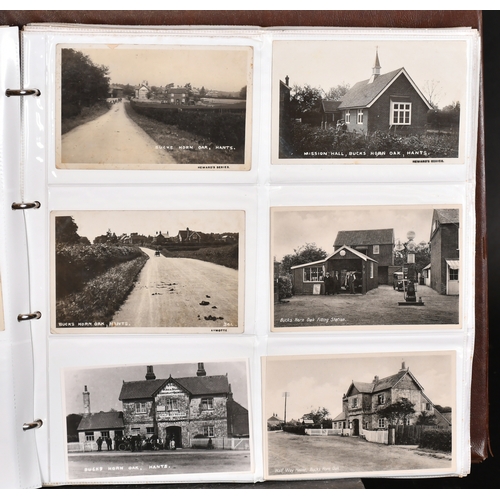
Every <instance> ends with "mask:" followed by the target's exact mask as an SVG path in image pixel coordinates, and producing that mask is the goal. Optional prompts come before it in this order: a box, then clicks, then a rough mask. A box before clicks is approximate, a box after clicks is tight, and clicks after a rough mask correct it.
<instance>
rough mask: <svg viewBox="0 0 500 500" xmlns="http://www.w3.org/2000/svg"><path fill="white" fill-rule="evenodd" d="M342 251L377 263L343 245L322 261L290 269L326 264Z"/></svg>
mask: <svg viewBox="0 0 500 500" xmlns="http://www.w3.org/2000/svg"><path fill="white" fill-rule="evenodd" d="M341 250H347V251H348V252H350V253H352V254H353V255H355V256H356V257H359V258H360V259H363V260H364V261H368V260H370V261H372V262H377V261H376V260H375V259H372V258H371V257H368V256H367V255H365V254H363V253H361V252H358V251H357V250H354V248H350V247H348V246H347V245H342V246H341V247H340V248H338V249H337V250H335V252H333V253H332V254H331V255H329V256H328V257H326V258H324V259H322V260H316V261H314V262H307V263H305V264H297V265H296V266H292V267H290V269H300V268H302V267H307V266H315V265H319V264H324V263H325V262H326V261H327V260H329V259H331V258H332V257H333V256H334V255H336V254H338V253H339V252H340V251H341Z"/></svg>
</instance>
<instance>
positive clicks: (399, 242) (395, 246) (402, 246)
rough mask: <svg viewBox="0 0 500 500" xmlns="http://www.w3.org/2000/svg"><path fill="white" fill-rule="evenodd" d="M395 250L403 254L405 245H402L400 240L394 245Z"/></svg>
mask: <svg viewBox="0 0 500 500" xmlns="http://www.w3.org/2000/svg"><path fill="white" fill-rule="evenodd" d="M394 248H395V249H396V250H397V251H398V252H401V250H403V248H404V245H403V244H402V243H401V241H399V240H398V242H397V243H396V244H395V245H394Z"/></svg>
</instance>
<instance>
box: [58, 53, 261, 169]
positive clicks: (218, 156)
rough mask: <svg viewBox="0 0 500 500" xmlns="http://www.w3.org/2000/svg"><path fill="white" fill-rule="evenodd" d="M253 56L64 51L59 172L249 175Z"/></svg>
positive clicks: (60, 78)
mask: <svg viewBox="0 0 500 500" xmlns="http://www.w3.org/2000/svg"><path fill="white" fill-rule="evenodd" d="M252 62H253V49H252V48H251V47H243V46H208V45H207V46H203V47H201V46H189V45H186V46H180V45H175V46H147V45H146V46H144V45H143V46H138V45H133V46H130V45H58V63H57V91H58V96H57V109H56V117H57V119H56V126H57V131H56V140H57V144H56V156H57V158H56V164H57V168H61V169H98V170H102V169H138V170H144V169H150V170H161V169H170V170H198V169H201V170H207V169H209V170H210V169H212V170H219V171H224V170H249V169H250V150H251V114H252Z"/></svg>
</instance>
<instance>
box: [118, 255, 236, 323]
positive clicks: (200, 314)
mask: <svg viewBox="0 0 500 500" xmlns="http://www.w3.org/2000/svg"><path fill="white" fill-rule="evenodd" d="M142 251H143V252H145V253H146V254H147V255H149V257H150V259H149V260H148V261H147V262H146V264H145V265H144V267H143V268H142V270H141V272H140V274H139V277H138V280H137V282H136V284H135V287H134V289H133V290H132V292H131V293H130V295H129V296H128V298H127V300H126V301H125V303H124V304H123V306H122V307H121V308H120V310H119V311H118V312H117V313H116V314H115V316H114V318H113V321H114V322H126V323H127V324H128V326H132V327H163V328H165V327H168V328H175V327H191V328H217V327H236V326H238V271H236V270H234V269H229V268H227V267H224V266H219V265H217V264H212V263H210V262H204V261H201V260H196V259H185V258H180V259H178V258H166V257H163V256H161V257H155V255H154V251H153V250H150V249H148V248H142ZM201 303H206V304H204V305H201ZM210 316H211V317H212V318H217V319H216V320H213V319H210V318H209V317H210ZM205 318H208V319H205ZM221 318H222V319H221Z"/></svg>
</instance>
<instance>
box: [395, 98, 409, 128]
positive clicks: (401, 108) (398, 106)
mask: <svg viewBox="0 0 500 500" xmlns="http://www.w3.org/2000/svg"><path fill="white" fill-rule="evenodd" d="M391 125H411V103H409V102H392V103H391Z"/></svg>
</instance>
